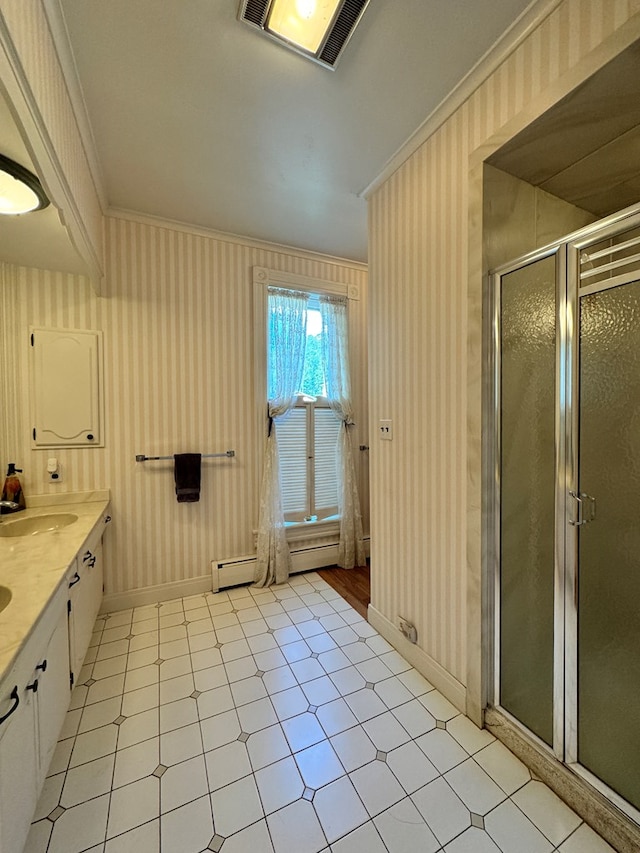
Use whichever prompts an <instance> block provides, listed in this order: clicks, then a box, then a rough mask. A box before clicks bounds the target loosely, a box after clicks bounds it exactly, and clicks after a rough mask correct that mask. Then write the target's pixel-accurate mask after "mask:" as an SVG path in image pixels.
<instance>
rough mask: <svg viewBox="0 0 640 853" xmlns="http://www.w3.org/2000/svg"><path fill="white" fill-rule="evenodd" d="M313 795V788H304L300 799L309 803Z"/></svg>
mask: <svg viewBox="0 0 640 853" xmlns="http://www.w3.org/2000/svg"><path fill="white" fill-rule="evenodd" d="M315 793H316V792H315V791H314V790H313V788H305V789H304V791H303V792H302V798H303V800H309V802H311V801H312V800H313V797H314V795H315Z"/></svg>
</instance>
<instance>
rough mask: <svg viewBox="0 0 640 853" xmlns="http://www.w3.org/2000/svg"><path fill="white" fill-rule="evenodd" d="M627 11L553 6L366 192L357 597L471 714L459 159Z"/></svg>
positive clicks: (467, 290) (545, 96) (474, 387)
mask: <svg viewBox="0 0 640 853" xmlns="http://www.w3.org/2000/svg"><path fill="white" fill-rule="evenodd" d="M639 13H640V3H639V2H637V0H565V2H562V3H560V4H559V5H558V6H557V7H556V8H555V9H554V11H553V12H552V13H551V14H550V15H549V16H548V17H547V18H546V19H545V20H544V21H543V22H542V23H540V24H539V26H537V28H535V29H534V30H533V31H532V32H531V33H530V34H529V35H528V36H527V37H526V39H524V40H523V41H522V42H521V43H520V45H519V46H518V47H517V49H515V50H514V51H513V52H512V53H511V54H510V55H509V56H508V58H507V59H506V60H505V61H504V62H503V63H502V64H501V65H500V66H499V67H498V68H497V70H496V71H495V72H493V73H492V74H491V75H490V76H489V77H488V78H487V79H485V80H484V82H482V83H481V85H479V86H478V88H477V89H476V90H475V91H474V92H473V94H471V95H470V97H469V98H468V99H467V100H466V101H465V102H464V103H463V104H462V105H461V106H460V107H459V108H458V109H457V110H456V111H455V112H454V113H453V114H452V115H451V116H450V117H449V118H448V119H447V120H446V121H444V123H443V124H441V125H440V126H439V127H438V128H437V129H436V130H435V131H434V132H433V133H432V135H431V136H430V137H429V138H428V139H426V141H425V142H424V143H423V144H422V145H421V146H420V147H419V148H418V150H417V151H415V153H412V154H410V156H408V159H406V161H405V162H404V163H403V165H402V166H401V167H400V168H398V169H397V171H395V172H394V173H393V174H392V175H391V176H390V177H388V178H387V180H386V181H385V182H384V183H382V184H381V185H380V186H379V187H377V188H376V189H375V190H374V191H373V193H372V195H371V197H370V199H369V203H370V226H369V237H370V247H369V271H370V273H369V274H370V300H371V304H370V326H369V331H370V339H369V352H370V410H369V414H370V419H371V423H372V424H376V423H377V421H378V419H379V418H392V419H393V430H394V440H393V441H391V442H380V441H376V443H375V444H374V445H372V449H371V471H370V475H371V531H372V543H371V549H372V604H373V605H374V607H375V608H376V610H377V611H379V612H380V613H381V614H382V616H384V617H386V619H388V620H391V621H392V622H394V623H397V616H398V615H402V616H404V617H406V618H408V619H410V620H411V621H413V622H414V623H415V625H416V627H417V630H418V643H419V646H420V648H421V649H422V651H423V652H425V653H426V654H427V655H429V656H430V657H431V658H432V659H433V660H434V661H435V662H436V663H437V664H439V665H440V666H442V667H444V668H445V669H446V670H447V672H448V673H449V674H450V675H451V676H453V677H454V678H455V679H457V680H458V681H459V682H460V683H461V684H462V685H469V689H470V694H468V695H467V708H468V710H470V711H471V712H472V716H474V718H476V719H478V718H479V711H478V709H479V707H480V703H481V695H480V691H481V687H480V676H479V669H480V666H481V633H480V629H481V614H480V607H481V605H480V555H481V541H480V537H481V526H480V525H481V519H480V504H481V461H480V440H481V435H480V430H481V412H480V400H481V398H480V382H481V362H480V359H481V299H480V294H481V283H482V270H481V264H480V259H481V257H482V245H481V241H482V226H481V221H482V220H481V216H482V207H481V204H482V197H481V192H482V190H481V184H482V182H481V180H480V181H479V182H478V181H477V180H476V183H474V182H473V181H471V180H470V176H471V174H472V173H471V172H470V165H472V164H473V162H474V157H475V160H476V162H481V159H482V155H481V154H478V153H476V154H474V152H475V151H477V149H480V148H482V149H483V150H484V149H485V148H486V154H489V153H491V151H492V150H494V149H495V148H496V147H497V146H498V144H499V139H500V137H502V139H503V140H504V139H507V138H509V137H510V136H511V135H512V134H513V128H516V127H517V129H520V127H521V126H524V125H525V124H526V123H528V122H529V121H531V120H532V119H533V118H535V117H536V116H537V115H539V114H541V113H542V112H543V111H544V110H545V109H547V108H548V106H550V105H551V104H552V103H554V102H555V101H556V100H558V99H559V97H561V96H562V95H563V94H565V93H566V92H567V91H569V89H570V88H573V87H574V86H575V85H577V84H578V83H579V82H580V80H581V79H586V77H587V76H588V75H589V74H590V73H592V72H593V71H594V70H596V68H597V67H598V64H602V62H603V61H604V58H603V57H604V53H605V52H606V51H599V50H598V48H599V46H602V45H604V44H605V43H607V41H608V42H610V43H613V42H615V41H616V39H617V38H618V37H619V33H618V32H617V31H620V32H622V30H623V28H624V26H625V24H626V23H627V22H629V25H628V27H627V30H633V32H634V33H635V32H636V31H637V30H638V15H639ZM634 16H635V19H634ZM638 35H640V33H638ZM638 35H636V36H635V37H638ZM608 49H609V51H610V50H611V49H612V48H608ZM492 145H493V148H492V147H491V146H492ZM472 155H473V156H472ZM470 158H471V160H470ZM478 183H479V187H480V188H479V189H478V186H477V184H478ZM471 694H472V695H471Z"/></svg>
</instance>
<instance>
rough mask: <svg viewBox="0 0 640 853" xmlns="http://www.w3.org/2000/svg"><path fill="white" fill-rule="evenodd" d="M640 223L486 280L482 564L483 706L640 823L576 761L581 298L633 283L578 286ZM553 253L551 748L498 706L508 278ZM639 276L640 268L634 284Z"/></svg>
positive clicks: (575, 241) (614, 224)
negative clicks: (587, 264) (598, 247)
mask: <svg viewBox="0 0 640 853" xmlns="http://www.w3.org/2000/svg"><path fill="white" fill-rule="evenodd" d="M638 227H640V205H634V206H633V207H629V208H626V209H625V210H623V211H620V212H618V213H616V214H613V215H611V216H609V217H607V218H605V219H603V220H600V221H598V222H596V223H593V224H592V225H589V226H587V227H586V228H582V229H580V230H579V231H576V232H573V233H571V234H569V235H567V236H566V237H563V238H562V239H561V240H558V241H556V242H554V243H552V244H549V245H547V246H545V247H543V248H541V249H537V250H535V251H532V252H530V253H528V254H525V255H522V256H520V257H518V258H516V259H514V260H512V261H509V262H508V263H506V264H503V265H501V266H499V267H497V268H496V269H494V270H492V271H491V272H490V273H489V274H488V276H487V278H486V282H485V290H484V293H485V297H484V312H485V323H484V330H485V336H486V338H485V340H486V342H487V345H486V347H485V356H486V374H485V382H484V397H485V399H484V406H483V432H484V435H485V439H484V442H483V451H484V460H483V478H484V490H483V491H484V495H485V501H486V503H485V513H484V515H485V526H484V535H485V547H484V555H485V559H486V565H485V567H484V578H485V600H486V601H487V603H488V621H489V625H490V627H489V630H488V631H487V633H486V638H487V646H486V650H485V651H486V654H485V655H484V666H485V677H484V684H485V686H486V696H485V703H486V705H487V706H492V707H494V708H495V709H497V710H499V711H500V713H501V714H502V715H504V716H505V717H506V718H507V719H508V720H509V721H510V722H511V724H512V725H513V726H514V727H515V728H516V729H517V730H519V731H520V732H521V733H522V734H523V735H524V736H525V738H527V739H528V740H529V741H531V742H533V743H534V744H535V745H536V746H537V747H538V749H540V750H542V751H543V752H544V753H545V754H547V755H549V756H553V757H554V758H555V759H557V760H558V761H560V762H562V763H563V764H564V765H565V766H566V767H567V768H569V769H570V770H571V771H572V772H573V773H575V775H576V776H578V777H580V778H581V779H582V780H584V781H586V782H587V783H588V784H589V785H591V786H592V787H593V788H595V789H596V790H597V791H598V792H599V793H600V794H602V795H603V796H604V797H605V798H606V799H607V800H608V801H609V802H611V803H612V804H613V805H614V806H616V807H617V808H618V809H620V810H621V811H622V812H624V813H625V814H626V815H627V816H628V817H630V818H631V819H632V820H633V821H634V822H635V823H637V824H640V811H638V810H637V809H636V808H635V807H634V806H633V805H632V804H631V803H629V802H628V801H626V800H625V799H623V798H622V797H621V796H620V795H619V794H617V793H616V792H615V791H614V790H612V789H611V788H610V787H609V786H608V785H607V784H606V783H605V782H603V781H602V780H601V779H599V778H598V777H597V776H595V775H594V774H593V773H591V772H590V771H589V770H588V769H586V768H585V767H584V766H582V765H581V764H580V763H579V761H578V580H579V562H578V544H579V542H578V538H579V533H578V531H579V527H578V526H576V525H575V524H572V523H570V521H572V522H575V521H576V520H577V517H576V516H574V515H573V513H574V512H577V511H578V504H579V501H577V500H576V498H575V496H576V495H578V494H579V492H578V487H579V484H578V474H579V442H578V437H579V398H578V394H579V381H580V363H579V359H580V347H579V340H578V335H579V308H580V305H579V303H580V298H581V296H582V295H588V294H590V293H594V292H598V291H600V290H605V289H608V288H610V287H616V286H620V285H623V284H624V283H626V282H625V281H624V280H620V279H621V278H622V277H617V278H616V280H611V281H609V282H607V281H604V282H603V281H601V282H599V283H597V284H594V285H591V286H589V285H587V286H585V287H580V255H581V253H582V252H583V251H584V250H585V249H586V248H588V247H589V246H590V245H591V244H593V243H596V242H599V241H601V240H603V239H607V238H608V237H613V236H615V235H616V234H618V233H619V232H622V231H626V230H628V229H631V228H638ZM552 256H555V259H556V264H555V272H556V276H555V278H556V280H555V291H556V314H555V323H556V353H555V401H556V405H555V413H554V417H555V498H554V526H555V536H554V566H553V578H554V584H553V585H554V591H553V631H554V638H553V743H552V745H551V746H550V745H549V744H547V743H546V742H545V741H544V740H543V739H542V738H541V737H538V736H537V735H536V734H535V733H534V732H532V731H531V730H530V729H528V728H527V727H526V726H525V725H524V724H523V723H522V722H520V720H518V719H517V718H516V717H515V716H514V715H513V714H511V713H510V712H509V711H508V710H507V709H506V708H504V707H503V706H502V705H501V703H500V693H501V682H500V675H501V673H500V663H501V660H500V654H501V446H502V436H501V405H502V400H501V387H500V386H501V370H502V364H501V340H502V336H501V280H502V278H503V276H505V275H507V274H509V273H511V272H515V271H516V270H519V269H522V268H523V267H526V266H528V265H530V264H534V263H536V262H538V261H541V260H543V259H545V258H549V257H552ZM639 279H640V261H639V262H638V270H637V272H635V274H633V273H629V274H628V281H636V280H639Z"/></svg>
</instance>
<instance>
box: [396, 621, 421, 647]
mask: <svg viewBox="0 0 640 853" xmlns="http://www.w3.org/2000/svg"><path fill="white" fill-rule="evenodd" d="M398 628H400V633H401V634H404V636H405V637H406V638H407V640H409V642H410V643H417V642H418V632H417V631H416V626H415V625H412V624H411V622H409V620H408V619H404V618H403V617H402V616H398Z"/></svg>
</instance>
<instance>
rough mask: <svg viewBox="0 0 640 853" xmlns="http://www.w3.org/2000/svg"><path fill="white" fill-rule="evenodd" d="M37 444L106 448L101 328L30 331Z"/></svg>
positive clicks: (34, 435) (41, 445)
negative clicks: (103, 425)
mask: <svg viewBox="0 0 640 853" xmlns="http://www.w3.org/2000/svg"><path fill="white" fill-rule="evenodd" d="M30 333H31V337H30V344H31V355H32V358H31V382H30V387H31V389H32V390H31V395H32V396H31V409H32V421H33V432H32V443H33V446H34V447H102V446H104V440H103V434H102V433H103V430H102V420H103V418H102V410H103V407H102V332H100V331H87V330H79V329H42V328H32V329H31V330H30Z"/></svg>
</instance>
